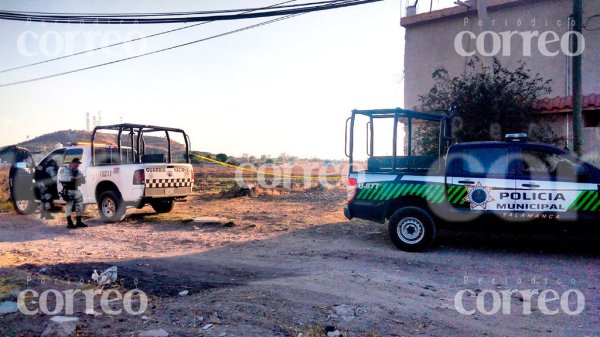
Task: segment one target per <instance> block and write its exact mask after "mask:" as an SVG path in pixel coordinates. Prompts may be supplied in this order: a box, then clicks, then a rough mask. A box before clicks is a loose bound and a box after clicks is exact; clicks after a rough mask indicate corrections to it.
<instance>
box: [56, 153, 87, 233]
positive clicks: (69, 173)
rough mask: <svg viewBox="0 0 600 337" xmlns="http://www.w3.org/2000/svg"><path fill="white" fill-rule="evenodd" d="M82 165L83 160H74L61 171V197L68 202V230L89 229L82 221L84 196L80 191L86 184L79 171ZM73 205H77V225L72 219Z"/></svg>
mask: <svg viewBox="0 0 600 337" xmlns="http://www.w3.org/2000/svg"><path fill="white" fill-rule="evenodd" d="M80 164H81V160H79V158H74V159H73V160H72V161H71V162H70V163H69V164H67V165H65V167H64V168H63V169H62V170H61V171H60V176H59V181H60V183H61V184H62V186H63V190H62V192H61V196H62V197H63V199H65V201H66V202H67V211H66V213H67V228H76V227H87V225H86V224H84V223H83V222H82V221H81V216H82V215H83V196H82V195H81V192H80V191H79V186H81V184H83V183H85V177H84V176H83V174H81V172H80V171H79V165H80ZM73 205H75V213H76V215H77V222H76V223H75V224H73V219H71V213H72V212H73Z"/></svg>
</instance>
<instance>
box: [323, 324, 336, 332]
mask: <svg viewBox="0 0 600 337" xmlns="http://www.w3.org/2000/svg"><path fill="white" fill-rule="evenodd" d="M333 331H335V327H334V326H333V325H328V326H326V327H325V332H333Z"/></svg>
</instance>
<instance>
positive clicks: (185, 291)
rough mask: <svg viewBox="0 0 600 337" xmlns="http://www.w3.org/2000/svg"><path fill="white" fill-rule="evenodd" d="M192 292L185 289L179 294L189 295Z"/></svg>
mask: <svg viewBox="0 0 600 337" xmlns="http://www.w3.org/2000/svg"><path fill="white" fill-rule="evenodd" d="M189 293H190V292H189V291H188V290H183V291H180V292H179V296H187V295H188V294H189Z"/></svg>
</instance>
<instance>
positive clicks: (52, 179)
mask: <svg viewBox="0 0 600 337" xmlns="http://www.w3.org/2000/svg"><path fill="white" fill-rule="evenodd" d="M57 171H58V163H56V161H54V160H53V159H50V160H48V161H47V162H46V164H44V165H43V166H38V167H37V168H36V170H35V175H34V179H35V182H36V184H37V188H38V190H39V191H40V218H42V219H47V220H51V219H54V217H53V216H52V215H50V212H49V211H50V209H51V208H52V195H53V193H52V189H53V188H54V187H55V186H56V173H57Z"/></svg>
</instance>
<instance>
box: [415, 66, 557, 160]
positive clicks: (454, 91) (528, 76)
mask: <svg viewBox="0 0 600 337" xmlns="http://www.w3.org/2000/svg"><path fill="white" fill-rule="evenodd" d="M467 65H468V69H467V71H465V73H463V74H462V75H461V76H458V77H450V75H449V74H448V71H447V70H446V69H445V68H443V67H442V68H438V69H437V70H436V71H435V72H434V73H433V75H432V77H433V80H434V82H435V84H434V86H433V87H432V88H431V90H429V92H428V93H427V94H426V95H423V96H419V101H420V103H421V108H422V109H423V110H426V111H436V110H447V109H448V107H449V106H450V104H451V103H452V102H455V103H456V104H457V112H458V116H459V117H458V118H457V120H456V123H454V125H453V130H452V131H453V135H452V136H453V138H454V140H455V141H457V142H468V141H486V140H501V139H502V138H503V137H504V134H506V133H513V132H527V133H529V138H530V139H532V140H535V141H541V142H545V143H553V144H557V145H560V144H561V143H562V142H563V141H564V139H562V138H560V137H558V136H557V135H556V133H555V132H554V131H553V130H552V129H551V128H550V126H549V123H547V122H541V121H538V120H536V119H535V116H534V111H535V103H536V102H537V101H538V100H539V99H540V98H541V97H542V96H545V95H547V94H549V93H550V92H551V88H550V80H544V79H543V78H542V77H540V75H539V74H532V73H531V71H530V70H529V69H526V68H525V63H524V62H521V63H520V64H519V66H517V67H516V68H515V69H512V70H511V69H508V68H505V67H503V66H502V64H500V62H499V61H498V60H497V59H494V69H493V71H492V72H490V71H489V70H488V69H487V68H485V66H484V65H483V64H481V62H480V60H479V59H478V58H473V59H471V60H470V61H469V62H468V63H467ZM430 129H431V128H427V127H425V128H423V129H422V130H415V134H419V135H420V136H421V137H424V139H426V140H427V141H426V142H425V143H424V145H422V146H423V147H424V149H422V151H423V152H429V151H430V149H429V148H428V147H431V146H436V148H437V134H435V135H434V132H433V131H432V130H430ZM428 135H429V136H428Z"/></svg>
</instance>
